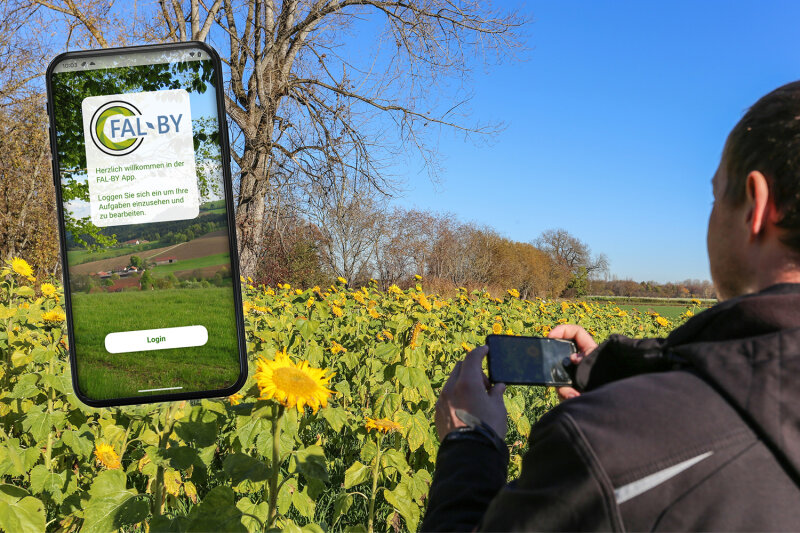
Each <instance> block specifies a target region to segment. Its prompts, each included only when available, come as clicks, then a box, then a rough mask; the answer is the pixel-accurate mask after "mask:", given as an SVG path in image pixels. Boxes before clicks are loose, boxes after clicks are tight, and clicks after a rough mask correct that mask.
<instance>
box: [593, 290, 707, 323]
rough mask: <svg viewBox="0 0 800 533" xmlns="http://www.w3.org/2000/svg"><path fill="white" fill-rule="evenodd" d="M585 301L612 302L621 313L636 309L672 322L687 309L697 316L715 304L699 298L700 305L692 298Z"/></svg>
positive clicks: (615, 297) (604, 297)
mask: <svg viewBox="0 0 800 533" xmlns="http://www.w3.org/2000/svg"><path fill="white" fill-rule="evenodd" d="M587 299H589V300H595V301H602V302H613V303H614V304H615V305H616V306H617V307H619V308H620V309H622V310H623V311H632V310H633V309H638V310H639V311H641V312H643V313H646V312H650V313H658V314H659V315H661V316H663V317H666V318H668V319H670V320H673V321H675V320H679V319H680V315H681V314H683V313H685V312H686V310H687V309H693V310H694V311H693V312H694V313H695V314H697V313H699V312H701V311H704V310H706V309H708V308H709V307H711V306H713V305H714V304H716V303H717V301H716V300H713V299H699V298H696V299H695V300H699V301H700V302H701V303H700V305H695V304H693V303H692V298H638V297H631V298H626V297H624V296H590V297H587Z"/></svg>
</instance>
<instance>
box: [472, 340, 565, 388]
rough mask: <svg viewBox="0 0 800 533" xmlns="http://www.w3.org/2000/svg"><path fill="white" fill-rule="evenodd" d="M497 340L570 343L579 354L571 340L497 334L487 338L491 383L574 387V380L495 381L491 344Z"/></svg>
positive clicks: (487, 361)
mask: <svg viewBox="0 0 800 533" xmlns="http://www.w3.org/2000/svg"><path fill="white" fill-rule="evenodd" d="M497 338H513V339H535V340H537V341H547V342H551V341H556V342H561V343H568V344H569V345H570V346H571V348H572V350H573V353H577V352H578V347H577V346H576V345H575V343H574V342H572V341H570V340H566V339H550V338H548V337H533V336H529V335H495V334H491V335H487V336H486V345H487V346H488V347H489V353H488V354H487V355H486V366H487V368H488V370H489V381H491V382H492V383H505V384H506V385H540V386H547V387H571V386H572V385H573V383H572V380H570V381H567V382H563V381H544V382H539V381H497V380H495V379H494V376H492V348H491V344H492V339H497Z"/></svg>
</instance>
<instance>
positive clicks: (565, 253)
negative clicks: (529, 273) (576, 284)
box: [533, 228, 608, 277]
mask: <svg viewBox="0 0 800 533" xmlns="http://www.w3.org/2000/svg"><path fill="white" fill-rule="evenodd" d="M533 245H534V246H536V247H537V248H539V249H540V250H542V251H544V252H546V253H547V254H548V255H550V257H552V258H553V260H555V261H556V263H558V264H559V265H562V266H563V267H564V268H566V269H567V270H568V271H569V272H570V273H572V274H573V275H576V274H578V272H579V271H580V269H581V268H585V269H586V273H587V275H588V276H589V277H593V276H597V275H598V274H602V273H604V272H607V271H608V258H607V257H606V256H605V254H598V255H596V256H594V257H592V253H591V249H590V248H589V245H588V244H586V243H585V242H583V241H581V240H580V239H578V238H577V237H575V236H573V235H571V234H570V233H569V232H568V231H567V230H565V229H563V228H558V229H549V230H546V231H543V232H542V234H541V235H540V236H539V237H538V238H537V239H536V240H535V241H534V242H533Z"/></svg>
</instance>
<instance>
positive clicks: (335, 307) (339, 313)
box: [331, 304, 343, 317]
mask: <svg viewBox="0 0 800 533" xmlns="http://www.w3.org/2000/svg"><path fill="white" fill-rule="evenodd" d="M331 311H332V312H333V314H334V315H336V316H337V317H341V316H342V314H343V313H342V308H341V307H339V306H338V305H333V304H331Z"/></svg>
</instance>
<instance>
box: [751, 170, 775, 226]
mask: <svg viewBox="0 0 800 533" xmlns="http://www.w3.org/2000/svg"><path fill="white" fill-rule="evenodd" d="M746 188H747V203H748V206H749V209H748V211H747V228H748V230H749V231H750V238H751V239H752V238H754V237H756V236H758V235H759V234H761V233H762V232H763V231H765V230H766V229H767V226H768V225H770V224H772V223H774V222H775V221H774V216H775V209H774V205H773V202H772V201H771V198H770V195H769V184H768V183H767V178H766V177H764V174H762V173H761V172H759V171H757V170H754V171H752V172H751V173H750V174H748V175H747V184H746Z"/></svg>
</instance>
